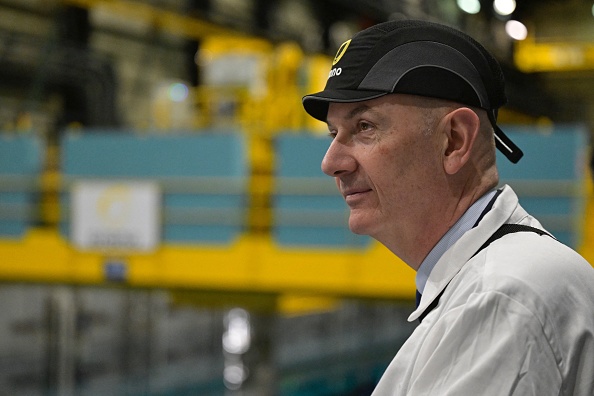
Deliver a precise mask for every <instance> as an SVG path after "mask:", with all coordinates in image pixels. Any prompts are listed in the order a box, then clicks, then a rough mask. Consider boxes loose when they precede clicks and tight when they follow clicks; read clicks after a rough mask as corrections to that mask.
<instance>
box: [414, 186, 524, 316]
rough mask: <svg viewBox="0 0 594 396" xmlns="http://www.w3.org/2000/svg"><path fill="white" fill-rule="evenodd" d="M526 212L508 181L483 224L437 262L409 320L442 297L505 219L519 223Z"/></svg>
mask: <svg viewBox="0 0 594 396" xmlns="http://www.w3.org/2000/svg"><path fill="white" fill-rule="evenodd" d="M525 216H527V213H526V211H524V209H522V207H521V206H519V204H518V197H517V195H516V194H515V192H514V191H513V190H512V189H511V187H509V186H508V185H505V186H504V187H503V191H502V192H501V194H500V195H499V197H497V200H496V201H495V203H494V204H493V208H492V209H491V210H490V211H489V212H488V213H487V214H485V216H484V217H483V219H482V220H481V221H480V222H479V224H478V225H477V226H476V227H474V228H472V229H471V230H469V231H467V232H466V233H465V234H464V235H462V237H460V239H459V240H458V241H457V242H456V243H454V244H453V245H452V246H451V247H450V248H449V249H448V250H447V251H446V252H445V253H444V254H443V256H441V258H440V259H439V261H438V262H437V264H435V267H434V268H433V270H432V271H431V274H429V279H428V280H427V283H426V285H425V289H424V291H423V297H422V298H421V301H420V303H419V306H418V307H417V309H416V310H415V311H414V312H413V313H412V314H411V315H410V316H409V317H408V321H409V322H412V321H415V320H417V319H418V318H419V317H420V316H421V315H422V314H423V313H424V312H425V310H427V309H428V308H429V307H430V306H431V304H432V303H433V301H434V300H435V299H437V298H439V296H440V295H441V293H442V292H443V291H444V290H445V288H446V286H447V285H448V284H449V283H450V281H451V280H452V279H453V278H454V276H456V274H458V272H460V270H461V269H462V267H463V266H464V265H465V264H466V263H467V262H468V261H469V260H470V259H471V258H472V256H473V255H474V254H475V253H476V252H477V251H478V249H479V248H480V247H481V246H482V245H483V243H485V242H486V241H487V239H489V237H490V236H491V235H492V234H493V233H494V232H495V231H496V230H497V229H499V227H501V226H502V225H503V224H505V223H517V222H519V221H520V220H521V219H522V218H523V217H525Z"/></svg>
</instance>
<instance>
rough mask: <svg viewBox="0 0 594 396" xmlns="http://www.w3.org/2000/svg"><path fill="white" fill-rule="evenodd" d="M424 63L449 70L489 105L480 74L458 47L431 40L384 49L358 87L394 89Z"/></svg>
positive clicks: (486, 106) (485, 104)
mask: <svg viewBox="0 0 594 396" xmlns="http://www.w3.org/2000/svg"><path fill="white" fill-rule="evenodd" d="M423 66H433V67H438V68H442V69H445V70H448V71H450V72H452V73H454V74H456V75H458V76H459V77H460V78H462V79H463V80H465V81H466V82H467V83H468V84H469V85H470V86H471V87H472V89H473V90H474V92H475V93H476V95H477V97H478V98H479V100H480V101H481V105H482V107H483V108H490V103H489V99H488V97H486V90H485V89H484V88H483V89H480V88H479V89H477V87H483V82H482V80H481V77H480V75H479V73H478V71H477V70H476V68H475V67H474V66H473V64H472V63H471V62H470V61H469V60H468V58H466V57H465V56H464V55H463V54H462V53H461V52H459V51H458V50H456V49H454V48H452V47H450V46H447V45H445V44H441V43H437V42H434V41H414V42H409V43H406V44H403V45H400V46H398V47H396V48H394V49H393V50H391V51H389V52H387V53H386V54H385V55H384V56H383V57H382V58H381V59H380V60H379V61H377V62H376V64H375V65H374V66H373V67H372V68H371V70H369V73H367V75H366V76H365V78H364V79H363V81H362V82H361V84H360V85H359V87H358V88H359V89H368V90H376V91H387V92H393V90H394V88H395V87H396V85H397V84H398V82H399V81H400V79H401V78H402V77H403V76H404V75H405V74H406V73H408V72H409V71H411V70H413V69H415V68H418V67H423Z"/></svg>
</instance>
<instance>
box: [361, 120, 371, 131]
mask: <svg viewBox="0 0 594 396" xmlns="http://www.w3.org/2000/svg"><path fill="white" fill-rule="evenodd" d="M371 128H372V125H371V124H370V123H368V122H360V123H359V130H360V131H368V130H370V129H371Z"/></svg>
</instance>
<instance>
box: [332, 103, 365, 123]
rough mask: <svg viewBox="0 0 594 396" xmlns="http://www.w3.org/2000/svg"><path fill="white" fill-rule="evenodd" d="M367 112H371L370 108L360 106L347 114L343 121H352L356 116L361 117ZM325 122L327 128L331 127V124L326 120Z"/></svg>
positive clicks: (363, 105)
mask: <svg viewBox="0 0 594 396" xmlns="http://www.w3.org/2000/svg"><path fill="white" fill-rule="evenodd" d="M369 110H371V107H369V106H368V105H366V104H361V105H359V106H357V107H355V108H354V109H353V110H351V111H349V113H348V114H347V115H346V116H345V119H347V120H352V119H353V118H355V117H357V116H358V115H361V114H363V113H365V112H366V111H369ZM326 122H327V124H328V126H332V123H331V122H329V121H328V120H326Z"/></svg>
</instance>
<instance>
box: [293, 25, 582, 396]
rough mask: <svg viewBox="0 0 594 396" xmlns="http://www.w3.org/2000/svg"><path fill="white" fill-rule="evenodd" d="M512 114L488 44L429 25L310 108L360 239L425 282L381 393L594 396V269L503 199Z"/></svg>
mask: <svg viewBox="0 0 594 396" xmlns="http://www.w3.org/2000/svg"><path fill="white" fill-rule="evenodd" d="M505 102H506V98H505V93H504V80H503V74H502V72H501V69H500V67H499V65H498V63H497V62H496V61H495V59H494V58H493V57H492V56H491V55H490V54H489V53H488V52H487V51H486V50H485V49H484V48H483V47H482V46H481V45H480V44H479V43H477V42H476V41H474V40H473V39H472V38H470V37H468V36H467V35H465V34H463V33H461V32H459V31H457V30H454V29H451V28H448V27H445V26H442V25H438V24H433V23H428V22H422V21H395V22H387V23H383V24H379V25H376V26H374V27H371V28H369V29H366V30H364V31H362V32H359V33H358V34H356V35H355V36H354V37H353V38H352V39H351V40H349V41H347V42H346V43H344V44H343V45H342V46H341V47H340V49H339V51H338V53H337V55H336V57H335V59H334V62H333V65H332V69H331V72H330V74H329V78H328V82H327V84H326V87H325V89H324V91H322V92H319V93H316V94H312V95H307V96H305V97H304V98H303V105H304V107H305V110H306V111H307V112H308V113H309V114H310V115H312V116H313V117H315V118H317V119H319V120H322V121H325V122H327V124H328V128H329V131H330V135H331V137H332V138H333V140H332V142H331V144H330V147H329V148H328V151H327V153H326V155H325V157H324V159H323V162H322V169H323V171H324V172H325V173H327V174H328V175H330V176H332V177H334V178H335V179H336V184H337V186H338V189H339V190H340V192H341V193H342V195H343V196H344V199H345V201H346V203H347V204H348V206H349V208H350V217H349V227H350V228H351V230H352V231H353V232H355V233H358V234H367V235H371V236H372V237H373V238H375V239H376V240H378V241H379V242H381V243H382V244H384V245H385V246H386V247H388V248H389V249H390V250H391V251H392V252H393V253H394V254H395V255H397V256H399V257H400V258H401V259H402V260H403V261H405V262H406V263H407V264H408V265H409V266H411V267H412V268H413V269H415V270H417V278H416V283H417V289H418V292H419V293H418V294H419V296H421V295H422V296H421V297H420V301H419V305H418V308H417V309H416V310H415V311H414V312H413V313H412V315H411V316H410V318H409V320H417V319H419V320H422V321H421V323H420V325H419V326H418V327H417V328H416V330H415V331H414V333H413V334H412V335H411V337H410V338H409V340H407V342H406V343H405V344H404V345H403V347H402V348H401V350H400V351H399V352H398V353H397V355H396V357H395V358H394V360H393V361H392V363H391V364H390V366H389V367H388V368H387V370H386V372H385V373H384V375H383V377H382V379H381V380H380V382H379V384H378V385H377V387H376V389H375V391H374V393H373V395H374V396H380V395H382V396H383V395H408V396H411V395H440V396H443V395H539V396H542V395H581V396H592V395H594V269H593V268H592V267H591V266H590V265H589V264H588V263H587V262H586V261H585V260H584V259H583V258H582V257H581V256H579V255H578V254H577V253H575V252H574V251H573V250H571V249H570V248H568V247H566V246H564V245H563V244H561V243H560V242H558V241H557V240H556V239H555V238H554V237H553V236H551V235H550V234H548V233H547V232H546V231H544V229H543V227H542V226H541V224H540V223H539V222H538V221H537V220H536V219H535V218H533V217H532V216H530V215H529V214H528V213H526V211H525V210H524V209H523V208H522V207H521V206H520V205H519V204H518V198H517V196H516V195H515V193H514V192H513V191H512V189H511V188H510V187H509V186H504V187H503V188H501V189H497V186H498V182H499V180H498V173H497V167H496V164H495V147H497V148H499V149H500V150H502V151H503V152H504V154H505V155H506V156H507V157H508V158H509V159H510V160H511V161H512V162H517V161H518V160H519V159H520V157H521V156H522V152H521V151H520V150H519V149H518V148H517V147H516V146H515V145H514V144H513V143H512V142H511V141H509V139H508V138H507V137H506V136H505V135H504V133H503V132H502V131H501V129H499V127H498V126H497V124H496V116H497V109H498V108H499V107H500V106H502V105H503V104H504V103H505ZM568 160H569V159H568Z"/></svg>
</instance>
